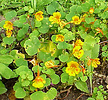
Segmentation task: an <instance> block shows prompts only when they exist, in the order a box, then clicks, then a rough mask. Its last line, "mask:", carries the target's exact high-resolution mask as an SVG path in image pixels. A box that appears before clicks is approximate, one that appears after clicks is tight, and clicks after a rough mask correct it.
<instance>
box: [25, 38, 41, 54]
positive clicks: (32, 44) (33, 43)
mask: <svg viewBox="0 0 108 100" xmlns="http://www.w3.org/2000/svg"><path fill="white" fill-rule="evenodd" d="M39 47H40V42H39V40H38V38H37V37H31V38H30V39H28V40H26V41H25V44H24V48H25V50H26V52H27V53H28V55H31V56H32V55H34V54H36V53H37V52H38V49H39Z"/></svg>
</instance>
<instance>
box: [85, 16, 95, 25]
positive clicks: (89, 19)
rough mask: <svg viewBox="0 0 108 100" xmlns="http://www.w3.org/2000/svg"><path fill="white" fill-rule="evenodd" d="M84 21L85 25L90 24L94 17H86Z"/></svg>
mask: <svg viewBox="0 0 108 100" xmlns="http://www.w3.org/2000/svg"><path fill="white" fill-rule="evenodd" d="M85 21H86V23H87V24H90V23H91V22H94V21H95V18H94V17H86V18H85Z"/></svg>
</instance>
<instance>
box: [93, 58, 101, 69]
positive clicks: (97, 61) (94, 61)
mask: <svg viewBox="0 0 108 100" xmlns="http://www.w3.org/2000/svg"><path fill="white" fill-rule="evenodd" d="M97 65H100V61H99V58H95V59H93V60H92V66H93V67H95V68H96V67H97Z"/></svg>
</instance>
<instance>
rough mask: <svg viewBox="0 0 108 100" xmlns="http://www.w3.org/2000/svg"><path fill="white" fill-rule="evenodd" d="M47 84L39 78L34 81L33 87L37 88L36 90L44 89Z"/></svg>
mask: <svg viewBox="0 0 108 100" xmlns="http://www.w3.org/2000/svg"><path fill="white" fill-rule="evenodd" d="M45 83H46V81H45V80H44V79H43V78H42V77H40V76H37V77H36V78H35V79H34V80H33V84H32V86H33V87H35V88H42V87H43V86H44V84H45Z"/></svg>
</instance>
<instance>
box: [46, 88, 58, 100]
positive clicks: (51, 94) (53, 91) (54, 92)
mask: <svg viewBox="0 0 108 100" xmlns="http://www.w3.org/2000/svg"><path fill="white" fill-rule="evenodd" d="M56 95H57V90H56V89H55V88H50V90H49V91H48V92H47V96H48V97H49V99H50V100H53V99H54V98H55V97H56Z"/></svg>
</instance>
